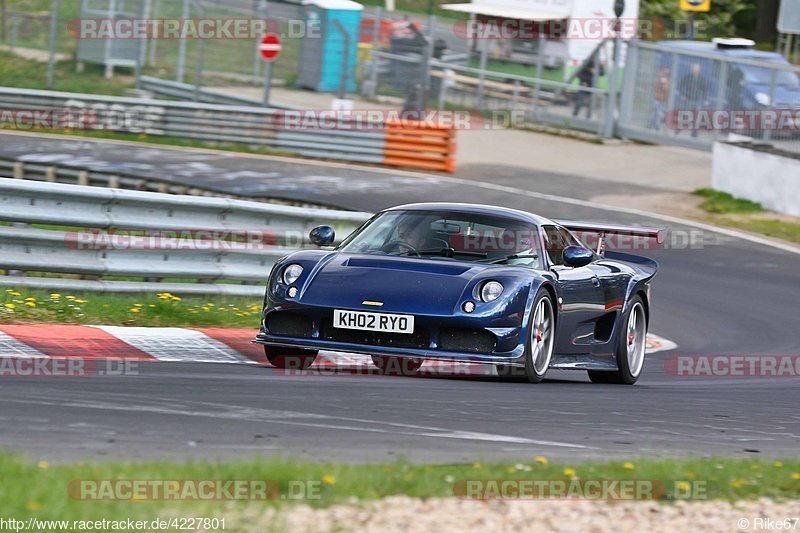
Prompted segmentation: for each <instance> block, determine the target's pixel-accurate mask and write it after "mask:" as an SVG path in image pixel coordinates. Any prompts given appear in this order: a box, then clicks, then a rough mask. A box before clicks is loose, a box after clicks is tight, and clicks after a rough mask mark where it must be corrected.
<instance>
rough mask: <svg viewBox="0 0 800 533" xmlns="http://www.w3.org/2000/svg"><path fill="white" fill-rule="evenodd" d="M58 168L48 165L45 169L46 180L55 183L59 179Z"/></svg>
mask: <svg viewBox="0 0 800 533" xmlns="http://www.w3.org/2000/svg"><path fill="white" fill-rule="evenodd" d="M57 172H58V169H56V167H47V168H46V169H44V180H45V181H47V182H49V183H55V182H56V180H57V176H58V174H57Z"/></svg>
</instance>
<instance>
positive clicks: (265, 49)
mask: <svg viewBox="0 0 800 533" xmlns="http://www.w3.org/2000/svg"><path fill="white" fill-rule="evenodd" d="M282 46H283V45H282V44H281V38H280V37H278V35H277V34H275V33H268V34H266V35H265V36H264V38H263V39H261V42H260V43H259V44H258V51H259V52H260V53H261V57H262V58H263V59H264V61H266V62H267V64H266V65H264V99H263V102H264V105H265V106H268V105H269V91H270V88H271V87H272V62H273V61H275V59H277V57H278V55H279V54H280V53H281V48H282Z"/></svg>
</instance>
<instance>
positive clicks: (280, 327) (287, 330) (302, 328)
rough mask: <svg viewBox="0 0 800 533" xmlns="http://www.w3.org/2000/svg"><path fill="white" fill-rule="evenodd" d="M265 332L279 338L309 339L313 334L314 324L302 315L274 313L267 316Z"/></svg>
mask: <svg viewBox="0 0 800 533" xmlns="http://www.w3.org/2000/svg"><path fill="white" fill-rule="evenodd" d="M266 326H267V330H268V331H269V332H270V333H271V334H272V335H277V336H280V337H302V338H309V337H311V335H312V334H313V333H314V322H313V321H312V320H311V319H310V318H308V317H305V316H303V315H298V314H297V313H289V312H285V311H276V312H273V313H270V314H269V315H267V321H266Z"/></svg>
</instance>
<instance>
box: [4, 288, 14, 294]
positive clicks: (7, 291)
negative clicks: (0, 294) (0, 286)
mask: <svg viewBox="0 0 800 533" xmlns="http://www.w3.org/2000/svg"><path fill="white" fill-rule="evenodd" d="M12 292H14V291H13V290H11V289H6V293H8V294H11V293H12Z"/></svg>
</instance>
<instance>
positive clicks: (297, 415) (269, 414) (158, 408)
mask: <svg viewBox="0 0 800 533" xmlns="http://www.w3.org/2000/svg"><path fill="white" fill-rule="evenodd" d="M120 396H127V395H120ZM4 400H6V401H9V402H17V403H36V404H39V405H59V406H61V407H64V406H67V407H75V408H79V409H100V410H108V411H126V412H131V411H139V412H147V413H153V414H160V415H179V416H192V417H206V418H214V419H223V420H227V421H230V420H248V421H253V422H270V423H273V424H284V425H289V426H301V427H312V428H324V429H333V430H340V431H359V432H365V433H384V434H395V435H411V436H418V437H432V438H448V439H461V440H479V441H488V442H505V443H515V444H533V445H538V446H552V447H557V448H576V449H594V448H592V447H590V446H583V445H581V444H571V443H567V442H557V441H547V440H537V439H528V438H524V437H513V436H508V435H495V434H492V433H478V432H472V431H460V430H451V429H446V428H439V427H431V426H418V425H413V424H402V423H397V422H382V421H381V420H379V419H361V418H350V417H340V416H336V415H333V416H330V415H324V414H320V413H302V412H296V411H282V410H272V409H262V408H253V407H245V406H237V405H228V404H213V403H207V402H193V403H195V404H197V408H194V409H193V408H191V407H189V406H188V405H187V406H183V407H182V406H180V405H178V404H176V403H175V399H174V398H169V399H167V398H148V400H152V401H159V402H161V403H159V404H154V405H147V404H141V403H140V404H138V405H137V404H136V401H137V400H138V401H140V402H141V400H142V399H141V398H135V397H128V398H120V399H119V400H118V401H119V402H120V403H119V404H117V405H115V404H114V403H112V401H111V398H110V396H107V397H106V398H104V401H103V402H102V403H101V402H94V401H90V400H80V399H70V398H58V397H51V399H50V401H47V399H46V398H43V397H41V396H40V397H37V398H28V399H18V398H4ZM214 408H217V409H219V410H216V411H215V410H213V409H214ZM220 408H221V409H220ZM300 419H308V420H319V422H310V421H309V422H303V421H301V420H300ZM325 420H340V421H342V422H345V423H350V424H352V423H359V424H364V425H363V426H356V425H350V424H347V425H345V424H334V423H325V422H324V421H325ZM376 426H388V427H376Z"/></svg>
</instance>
